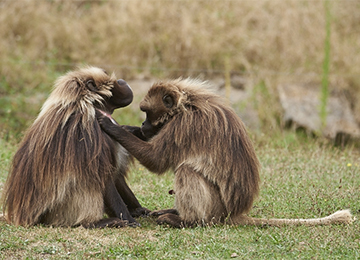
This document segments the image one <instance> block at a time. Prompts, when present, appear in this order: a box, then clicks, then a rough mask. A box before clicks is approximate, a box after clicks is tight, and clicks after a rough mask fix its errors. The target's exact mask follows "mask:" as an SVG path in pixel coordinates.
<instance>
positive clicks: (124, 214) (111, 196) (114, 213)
mask: <svg viewBox="0 0 360 260" xmlns="http://www.w3.org/2000/svg"><path fill="white" fill-rule="evenodd" d="M104 202H105V209H106V210H105V211H106V213H107V214H108V216H109V217H113V218H119V219H121V220H124V221H127V222H128V225H130V226H133V225H139V223H137V222H136V220H135V219H134V218H133V217H132V216H131V214H130V212H129V210H128V208H127V206H126V204H125V203H124V201H123V199H122V198H121V196H120V194H119V192H118V191H117V189H116V186H115V183H114V182H113V180H112V179H111V178H109V180H108V181H107V185H106V188H105V195H104Z"/></svg>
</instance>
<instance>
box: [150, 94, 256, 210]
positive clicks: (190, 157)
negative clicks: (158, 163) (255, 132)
mask: <svg viewBox="0 0 360 260" xmlns="http://www.w3.org/2000/svg"><path fill="white" fill-rule="evenodd" d="M193 95H194V97H193V102H189V104H190V105H188V106H187V107H186V109H185V110H183V111H182V112H181V113H179V114H177V115H175V116H174V117H173V118H172V120H170V121H169V122H168V124H167V125H165V126H164V129H163V130H162V131H161V132H162V133H166V135H161V136H158V137H157V138H159V139H162V140H165V143H167V146H169V147H170V146H173V147H176V149H173V151H172V152H170V151H168V152H167V154H168V156H171V158H170V159H169V161H172V162H175V163H174V170H176V169H177V168H178V167H179V166H181V165H187V166H189V167H192V168H193V169H194V171H196V172H201V174H202V175H203V176H205V177H206V178H207V179H208V180H209V181H210V182H211V183H214V184H215V185H216V186H217V187H218V190H219V192H220V196H221V200H222V201H223V203H224V207H225V208H226V211H227V212H226V213H227V214H229V213H231V214H232V215H233V216H237V215H239V214H242V213H246V212H248V211H249V210H250V209H251V207H252V204H253V201H254V199H255V198H256V196H257V195H258V192H259V181H260V177H259V168H260V166H259V161H258V159H257V156H256V154H255V150H254V147H253V144H252V142H251V140H250V138H249V136H248V134H247V131H246V128H245V125H244V124H243V122H242V121H241V119H240V118H239V117H238V116H237V115H236V113H235V112H234V111H233V110H232V109H231V108H230V107H229V106H227V105H225V104H224V102H223V101H222V99H221V98H220V97H218V96H216V95H214V94H211V93H207V92H206V91H204V90H202V91H201V92H200V93H196V92H195V93H194V94H193ZM189 99H190V100H191V96H190V98H189ZM171 138H173V140H171ZM171 142H173V143H172V144H171ZM164 149H167V148H166V147H164Z"/></svg>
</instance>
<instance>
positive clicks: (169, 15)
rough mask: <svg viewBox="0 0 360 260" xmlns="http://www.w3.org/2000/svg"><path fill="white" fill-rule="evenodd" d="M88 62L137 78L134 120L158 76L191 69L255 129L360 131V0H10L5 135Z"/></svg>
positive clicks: (2, 25)
mask: <svg viewBox="0 0 360 260" xmlns="http://www.w3.org/2000/svg"><path fill="white" fill-rule="evenodd" d="M83 64H89V65H93V66H98V67H102V68H104V69H106V70H107V71H110V72H112V71H114V72H115V73H116V75H117V77H119V78H123V79H125V80H127V81H128V82H130V84H131V85H132V87H133V89H134V92H135V94H136V99H135V102H134V104H133V105H131V106H130V108H126V109H125V110H126V112H124V110H122V112H121V113H117V114H116V117H117V119H118V120H121V122H122V123H124V124H139V123H140V122H141V121H142V119H143V116H142V115H141V112H140V110H139V109H138V107H137V105H136V102H138V101H139V100H140V99H141V98H142V96H143V94H142V93H143V92H145V91H146V89H147V88H148V87H150V85H151V83H152V82H153V81H154V80H156V79H163V78H174V77H179V76H183V77H188V76H191V77H199V78H201V79H204V80H209V82H210V83H212V84H213V86H214V88H215V90H216V91H218V92H219V93H220V94H221V95H223V96H224V97H225V98H226V99H228V100H229V102H231V105H232V106H233V107H234V109H235V110H236V111H237V113H238V114H239V115H240V116H241V117H242V118H243V120H244V121H245V123H246V124H247V125H248V127H249V128H250V129H251V131H254V132H259V133H264V132H266V133H270V132H271V131H282V130H283V129H284V128H286V127H290V128H295V129H298V128H303V129H305V132H306V133H308V134H309V133H310V134H311V135H316V136H327V137H330V138H332V139H336V138H337V137H338V135H339V134H346V135H349V136H351V137H355V138H357V137H358V136H359V123H360V103H359V102H358V101H359V99H360V1H357V0H354V1H353V0H331V1H330V0H329V1H327V0H286V1H285V0H268V1H267V0H257V1H247V0H232V1H227V0H221V1H217V0H89V1H80V0H15V1H14V0H0V129H1V134H2V136H3V137H4V138H5V139H9V138H13V137H14V138H15V139H16V140H18V139H19V138H20V137H21V136H22V134H23V132H24V130H25V129H26V128H27V127H28V126H29V125H30V124H31V123H32V121H33V120H34V119H35V117H36V115H37V114H38V112H39V110H40V108H41V105H42V103H43V102H44V100H45V99H46V98H47V96H48V95H49V93H50V92H51V89H52V86H53V82H54V81H55V80H56V78H57V77H58V76H60V75H61V74H63V73H65V72H66V71H68V70H72V69H75V68H76V67H77V66H81V65H83ZM132 83H133V84H132ZM144 86H145V87H144Z"/></svg>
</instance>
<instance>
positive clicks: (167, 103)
mask: <svg viewBox="0 0 360 260" xmlns="http://www.w3.org/2000/svg"><path fill="white" fill-rule="evenodd" d="M162 100H163V103H164V105H165V107H167V108H171V107H172V106H173V105H174V100H173V99H172V97H171V96H169V95H165V96H163V98H162Z"/></svg>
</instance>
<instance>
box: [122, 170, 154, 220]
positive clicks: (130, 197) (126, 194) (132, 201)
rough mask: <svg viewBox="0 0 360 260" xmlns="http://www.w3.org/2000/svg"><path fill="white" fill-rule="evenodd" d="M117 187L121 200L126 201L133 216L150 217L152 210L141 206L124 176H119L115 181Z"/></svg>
mask: <svg viewBox="0 0 360 260" xmlns="http://www.w3.org/2000/svg"><path fill="white" fill-rule="evenodd" d="M115 186H116V189H117V190H118V192H119V194H120V196H121V198H122V199H123V200H124V202H125V204H126V206H127V208H128V210H129V212H130V214H131V216H133V217H140V216H142V215H148V214H149V213H150V210H148V209H147V208H144V207H142V206H141V205H140V203H139V201H138V200H137V198H136V197H135V195H134V193H133V192H132V191H131V189H130V188H129V186H128V185H127V183H126V181H125V178H124V175H123V174H119V175H118V176H117V178H116V179H115Z"/></svg>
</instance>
